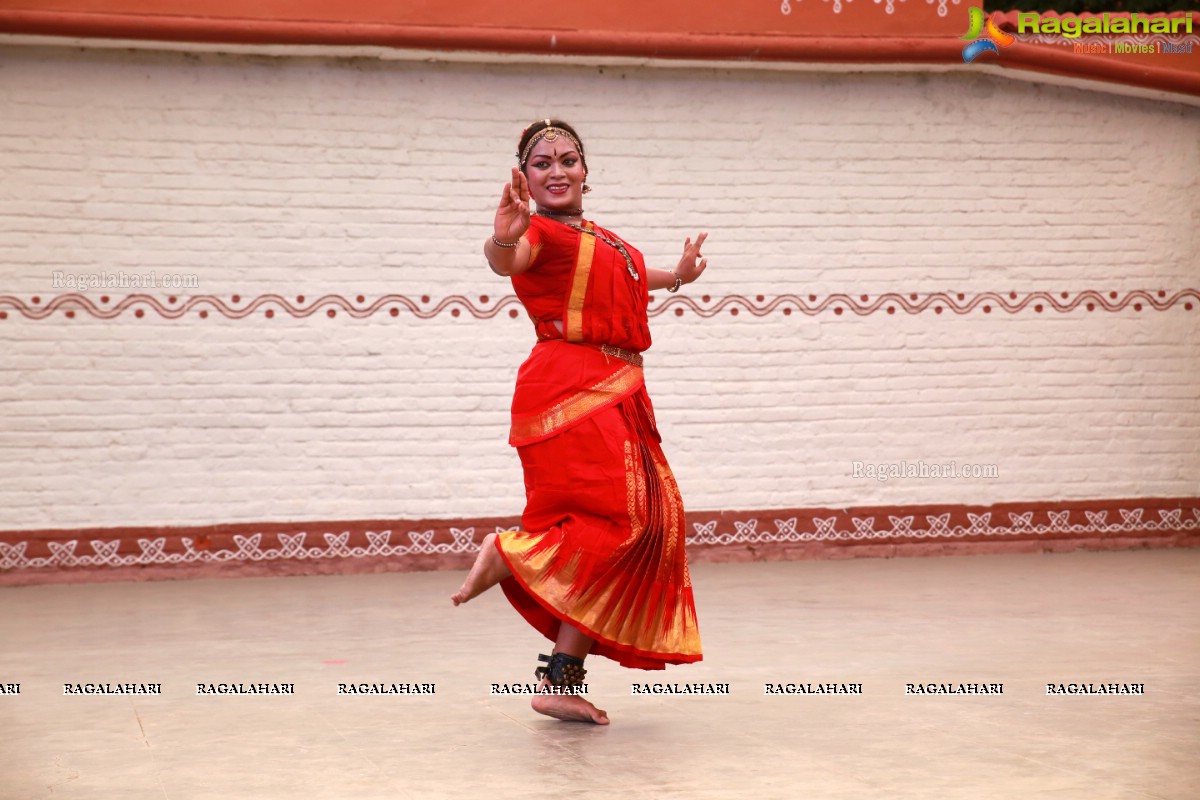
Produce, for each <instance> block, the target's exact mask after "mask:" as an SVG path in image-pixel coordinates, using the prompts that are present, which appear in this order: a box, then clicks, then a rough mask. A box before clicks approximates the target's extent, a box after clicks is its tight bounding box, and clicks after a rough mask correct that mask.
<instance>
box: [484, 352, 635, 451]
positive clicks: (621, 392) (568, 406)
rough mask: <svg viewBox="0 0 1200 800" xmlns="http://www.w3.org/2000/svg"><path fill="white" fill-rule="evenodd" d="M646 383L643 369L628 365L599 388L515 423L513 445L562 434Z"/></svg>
mask: <svg viewBox="0 0 1200 800" xmlns="http://www.w3.org/2000/svg"><path fill="white" fill-rule="evenodd" d="M644 380H645V378H644V377H643V373H642V368H641V367H635V366H633V365H632V364H626V365H625V366H623V367H621V368H620V369H619V370H617V371H616V372H614V373H613V374H612V375H610V376H608V377H607V378H605V379H604V380H602V381H600V382H599V383H597V384H596V385H594V386H592V387H590V388H588V389H581V390H580V391H578V392H576V393H575V394H573V395H571V396H570V397H568V398H567V399H565V400H563V401H562V402H560V403H556V404H555V405H553V406H551V407H550V408H548V409H546V410H545V411H539V412H538V413H536V414H527V415H526V416H523V417H517V418H515V419H513V421H512V427H511V428H510V429H509V434H508V440H509V443H510V444H512V445H514V446H519V445H522V444H528V443H530V442H533V441H536V440H538V439H544V438H546V437H548V436H552V435H554V434H556V433H559V432H561V431H563V430H565V429H566V428H568V427H570V426H571V425H574V424H575V423H576V422H579V421H580V420H582V419H585V418H587V417H589V416H591V415H592V414H594V413H596V412H597V411H599V410H600V409H602V408H604V407H605V406H608V405H611V404H613V403H616V402H619V401H620V400H622V399H624V398H625V397H627V396H628V395H629V394H630V393H632V392H634V391H636V390H637V388H638V387H639V386H641V385H642V382H643V381H644Z"/></svg>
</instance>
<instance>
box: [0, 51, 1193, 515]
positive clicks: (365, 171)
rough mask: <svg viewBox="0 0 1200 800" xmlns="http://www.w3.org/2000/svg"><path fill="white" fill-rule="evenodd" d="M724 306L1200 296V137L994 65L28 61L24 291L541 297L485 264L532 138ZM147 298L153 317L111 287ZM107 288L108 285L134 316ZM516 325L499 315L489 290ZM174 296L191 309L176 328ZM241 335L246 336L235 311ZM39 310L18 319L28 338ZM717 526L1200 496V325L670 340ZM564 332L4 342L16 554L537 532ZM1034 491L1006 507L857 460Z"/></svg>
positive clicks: (7, 494)
mask: <svg viewBox="0 0 1200 800" xmlns="http://www.w3.org/2000/svg"><path fill="white" fill-rule="evenodd" d="M546 115H557V116H562V117H564V118H566V119H568V120H570V121H572V122H573V123H575V124H576V126H577V127H578V128H579V130H580V131H581V132H582V134H583V135H584V137H585V142H586V144H587V146H588V152H589V165H590V166H591V168H592V179H591V183H592V185H593V186H594V187H595V191H594V192H593V193H592V194H591V195H589V197H588V206H589V210H590V212H591V213H590V216H592V217H593V218H595V219H597V220H599V221H600V222H601V223H602V224H605V225H607V226H608V227H611V228H613V229H615V230H617V231H619V232H621V233H622V234H623V235H625V236H626V238H628V239H630V240H631V241H632V242H634V243H635V244H637V245H638V246H639V247H640V248H641V249H642V250H643V251H644V252H645V253H646V254H647V256H648V259H649V261H650V262H651V263H652V264H657V265H659V266H670V265H671V264H673V262H674V260H675V259H676V258H677V255H678V250H679V248H680V246H681V244H682V240H683V238H684V237H685V236H687V235H691V234H694V233H695V232H696V231H698V230H701V229H707V230H709V231H711V237H710V241H709V245H708V246H707V248H706V249H707V251H708V253H709V256H710V258H711V261H712V267H711V270H710V272H709V274H708V275H707V276H706V280H705V281H704V283H703V285H700V284H698V285H696V286H695V287H692V288H691V289H688V290H685V292H690V293H691V294H692V295H693V296H696V297H699V296H700V295H704V294H708V295H711V296H712V297H713V298H714V299H717V298H721V297H724V296H726V295H744V296H748V297H750V298H754V297H755V296H756V295H760V294H761V295H764V296H766V297H767V298H768V299H770V298H771V297H774V296H776V295H780V294H801V295H805V296H807V295H808V294H810V293H811V294H815V295H817V296H818V297H824V296H826V295H828V294H830V293H835V292H845V293H847V294H850V295H852V296H855V297H857V296H858V295H861V294H866V295H868V296H871V297H873V296H875V295H878V294H879V293H881V292H885V291H896V292H903V293H905V294H907V293H910V292H914V293H919V294H925V293H929V292H937V291H949V292H963V293H965V294H966V295H967V296H968V297H969V296H971V295H975V294H978V293H980V292H985V291H996V292H1001V293H1007V292H1009V291H1015V292H1017V293H1018V294H1019V295H1024V294H1026V293H1028V292H1030V291H1034V290H1040V291H1051V290H1052V291H1055V292H1059V291H1068V292H1071V293H1072V294H1074V293H1078V292H1080V291H1082V290H1086V289H1094V290H1104V291H1106V292H1107V291H1116V292H1118V293H1122V294H1123V293H1125V292H1128V291H1130V290H1134V289H1148V290H1159V289H1162V290H1166V291H1167V292H1168V293H1172V292H1174V291H1176V290H1179V289H1184V288H1196V287H1197V286H1198V285H1200V277H1198V275H1197V263H1198V262H1200V244H1198V238H1197V236H1198V235H1197V230H1198V229H1200V226H1198V222H1200V109H1197V108H1194V107H1187V106H1181V105H1174V104H1170V103H1163V102H1157V101H1150V100H1141V99H1133V98H1128V97H1120V96H1115V95H1108V94H1103V93H1098V92H1087V91H1082V90H1077V89H1068V88H1061V87H1053V86H1044V85H1037V84H1030V83H1025V82H1016V81H1008V80H1005V79H1003V78H999V77H994V76H990V75H984V74H980V73H972V72H970V71H969V70H966V71H963V72H958V73H950V74H934V75H921V74H884V73H874V74H825V73H812V72H794V73H790V72H755V71H726V70H720V69H703V70H697V69H690V70H679V69H645V68H618V67H605V68H583V67H572V66H552V65H513V64H508V65H495V64H494V65H482V64H478V65H477V64H424V63H416V62H412V63H410V62H403V61H401V62H381V61H376V60H371V59H358V60H356V59H341V60H338V59H317V58H264V57H250V56H240V57H239V56H217V55H185V54H177V53H176V54H166V53H163V54H155V53H146V52H141V53H134V52H119V51H75V50H69V49H66V48H61V49H52V48H46V49H41V48H34V47H17V46H7V47H3V48H0V295H9V296H13V297H16V298H19V299H20V300H22V301H25V302H31V298H32V297H34V296H35V295H36V296H38V297H39V299H40V300H41V302H42V303H43V304H44V303H46V302H47V301H48V300H49V298H51V297H54V296H56V295H60V294H62V293H64V292H65V291H67V290H65V289H55V288H53V286H52V281H51V275H52V273H53V271H55V270H61V271H65V272H71V273H93V272H97V271H102V270H107V271H117V270H124V271H126V272H128V273H143V272H149V271H151V270H153V271H155V272H156V273H157V274H159V275H160V276H161V275H163V274H194V275H195V276H196V277H197V279H198V281H199V287H198V288H197V289H196V290H192V291H191V292H189V291H181V292H168V291H156V292H153V294H155V295H156V296H160V297H162V298H164V299H165V297H166V296H167V295H168V294H179V295H187V294H189V293H200V294H206V295H215V296H218V297H220V298H223V299H224V300H225V302H227V303H229V302H231V301H230V298H231V296H232V295H234V294H237V295H239V296H240V298H241V301H240V305H243V306H244V305H245V304H246V303H247V302H249V300H250V299H252V298H255V297H258V296H260V295H266V294H274V293H277V294H281V295H283V296H285V297H288V298H290V299H292V300H293V301H294V298H295V296H297V295H304V296H305V297H306V299H307V300H308V301H309V302H311V300H312V299H313V298H316V297H319V296H321V295H324V294H338V295H342V296H346V297H349V298H354V297H355V296H356V295H359V294H361V295H364V296H365V297H366V299H367V301H368V302H369V301H370V300H372V299H374V298H376V297H378V296H380V295H382V294H388V293H392V294H401V295H407V296H410V297H413V298H414V299H417V300H420V298H421V297H422V296H424V295H427V296H429V297H430V298H431V302H430V303H429V304H428V306H432V305H433V304H435V303H436V302H437V301H439V300H441V299H442V298H445V297H447V296H450V295H453V294H464V295H467V296H468V297H471V298H472V299H473V301H474V302H475V303H476V304H477V305H480V306H484V307H487V306H490V305H492V304H494V302H495V299H496V298H497V297H499V296H503V295H506V294H509V293H510V290H509V288H508V286H507V285H506V283H505V282H504V281H502V280H501V279H499V278H496V277H495V276H493V275H492V274H491V273H490V272H489V271H488V270H487V269H486V267H485V266H484V265H483V262H482V259H481V257H480V255H479V249H480V243H481V241H482V239H483V238H484V237H485V236H486V235H487V234H488V232H489V230H490V220H491V213H492V210H493V208H494V203H495V200H496V198H497V197H498V195H499V191H500V188H501V185H502V184H503V182H504V180H505V178H506V174H507V171H508V168H509V164H510V163H511V160H512V152H513V150H514V149H515V144H516V142H515V139H516V136H517V134H518V133H519V131H520V129H521V128H522V127H523V126H524V125H525V124H526V123H528V122H529V121H530V120H532V119H534V118H537V117H541V116H546ZM108 293H109V294H110V295H112V296H113V301H114V302H115V299H117V298H119V297H121V296H123V295H125V294H127V293H128V292H122V291H116V290H114V291H110V292H108ZM100 294H101V292H99V291H91V292H89V293H88V295H89V297H91V298H93V299H94V300H95V299H97V298H98V297H99V295H100ZM481 295H487V296H488V297H489V300H488V302H487V303H480V302H479V297H480V296H481ZM164 301H165V300H164ZM235 305H236V304H235ZM2 309H3V306H0V310H2ZM653 329H654V334H655V339H656V344H655V347H654V349H653V350H651V351H650V354H649V356H648V381H649V385H650V389H651V393H652V395H653V396H654V398H655V402H656V406H657V408H658V410H659V416H660V418H661V421H662V429H663V432H664V435H665V437H666V446H667V453H668V455H669V457H671V459H672V461H673V464H674V466H675V468H676V472H677V475H678V477H679V479H680V482H681V484H682V486H683V489H684V494H685V499H686V501H687V503H688V505H689V507H690V508H693V509H739V508H772V507H793V506H819V505H836V506H847V505H864V504H887V505H890V504H910V503H943V502H945V503H987V502H1000V501H1018V500H1031V501H1032V500H1053V499H1081V498H1118V497H1153V496H1175V495H1196V494H1198V493H1200V402H1198V401H1200V359H1198V356H1200V347H1198V343H1200V308H1193V310H1192V311H1190V312H1189V311H1185V310H1184V308H1183V306H1182V304H1180V305H1178V306H1177V307H1175V308H1171V309H1169V310H1166V311H1155V310H1152V309H1143V310H1142V311H1141V312H1134V311H1133V310H1132V309H1127V310H1125V311H1121V312H1117V313H1109V312H1106V311H1103V310H1097V311H1094V312H1090V313H1089V312H1087V311H1085V310H1083V309H1079V310H1076V311H1074V312H1071V313H1066V314H1064V313H1058V312H1053V311H1047V312H1044V313H1040V314H1039V313H1036V312H1034V311H1033V310H1032V309H1027V310H1025V311H1022V312H1020V313H1017V314H1009V313H1006V312H1003V311H999V310H993V311H992V313H991V314H984V313H982V312H981V311H979V310H976V311H974V312H972V313H970V314H969V315H966V316H958V315H955V314H952V313H943V314H941V315H935V314H933V313H932V312H925V313H923V314H921V315H918V316H910V315H908V314H905V313H902V312H901V313H897V314H895V315H889V314H886V313H883V312H882V311H880V312H877V313H874V314H871V315H869V316H863V317H860V316H857V315H855V314H851V313H847V314H843V315H842V316H835V315H833V314H832V313H830V312H826V313H823V314H821V315H819V316H816V317H809V316H805V315H803V314H799V313H794V314H792V315H790V316H784V315H782V314H781V313H779V312H778V311H777V312H775V313H774V314H772V315H769V316H766V317H756V316H754V315H752V314H750V313H746V311H745V309H744V308H743V310H742V313H741V314H739V315H738V316H732V315H730V314H729V313H728V312H727V311H726V312H723V313H721V314H718V315H717V316H715V317H713V318H710V319H703V318H700V317H698V316H697V315H696V314H694V313H692V312H688V313H685V314H684V315H683V316H682V317H676V316H675V315H674V314H664V315H663V316H659V317H656V318H655V319H654V321H653ZM531 343H532V334H531V331H530V330H529V325H528V322H527V321H526V320H525V319H524V317H523V316H522V317H521V318H519V319H516V320H513V319H510V318H509V317H508V315H507V313H506V312H502V313H501V314H500V315H498V316H496V317H495V318H494V319H490V320H479V319H475V318H473V317H471V316H470V315H466V314H464V315H463V316H460V317H458V318H454V317H451V316H449V315H448V314H442V315H440V316H437V317H435V318H433V319H429V320H422V319H418V318H416V317H415V316H413V315H412V314H409V313H407V312H401V313H400V314H399V315H398V316H396V317H391V316H389V315H388V314H386V313H380V314H378V315H375V316H373V317H371V318H369V319H362V320H356V319H352V318H350V317H349V316H348V315H346V314H345V313H339V314H338V316H337V317H335V318H332V319H331V318H329V317H327V316H326V315H325V313H324V312H323V311H322V312H319V313H317V314H315V315H313V316H311V317H308V318H304V319H293V318H291V317H290V316H288V315H287V314H285V313H282V312H280V311H277V313H276V315H275V316H274V318H271V319H268V318H266V317H265V316H264V315H263V312H262V311H261V310H260V311H259V312H257V314H256V315H254V316H252V317H249V318H246V319H242V320H229V319H226V318H224V317H222V316H220V315H219V314H215V313H214V314H212V315H210V316H209V317H208V318H207V319H200V318H199V317H198V316H197V315H196V314H195V313H193V314H190V315H188V316H187V317H185V318H182V319H178V320H166V319H162V318H160V317H159V316H158V315H157V314H154V313H150V314H147V316H145V317H144V318H140V319H139V318H136V317H134V316H133V315H132V313H126V314H124V315H123V316H121V317H119V318H117V319H114V320H106V321H105V320H97V319H95V318H93V317H92V316H91V315H88V314H83V313H80V314H78V315H77V316H76V317H75V318H73V319H68V318H66V317H65V316H64V315H63V314H62V313H61V312H60V313H57V314H55V315H54V316H52V317H50V318H47V319H42V320H30V319H26V318H25V317H24V316H23V315H21V314H20V313H16V312H14V311H13V310H12V309H11V308H9V310H8V316H7V319H4V320H2V321H0V375H2V380H0V529H7V530H16V529H34V528H47V527H75V526H104V525H125V524H128V525H150V524H165V525H170V524H205V523H219V522H238V521H255V520H261V521H266V520H285V521H303V520H329V519H375V518H379V519H385V518H392V517H405V518H413V517H442V518H453V517H471V516H485V515H502V514H515V513H518V512H519V511H520V508H521V505H522V500H523V492H522V484H521V478H520V470H519V466H518V463H517V458H516V454H515V452H513V451H511V450H510V449H509V448H508V447H507V445H506V444H505V436H506V429H507V410H508V403H509V398H510V394H511V388H512V381H513V378H514V376H515V373H516V368H517V365H518V364H519V362H520V361H521V359H522V358H523V356H524V354H525V353H526V352H527V351H528V348H529V346H530V345H531ZM918 459H921V460H924V461H926V462H938V463H941V462H945V461H950V460H954V461H956V462H958V463H959V464H963V463H989V464H996V465H997V467H998V469H999V473H1000V475H999V478H998V479H995V480H968V481H931V480H925V481H921V480H904V481H889V482H886V483H880V482H878V481H872V480H864V479H853V478H852V477H851V463H852V462H853V461H855V460H861V461H865V462H870V463H884V462H894V461H901V460H907V461H916V460H918Z"/></svg>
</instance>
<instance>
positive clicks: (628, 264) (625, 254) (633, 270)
mask: <svg viewBox="0 0 1200 800" xmlns="http://www.w3.org/2000/svg"><path fill="white" fill-rule="evenodd" d="M537 215H538V216H539V217H545V218H547V219H552V220H554V221H555V222H558V223H560V224H562V225H566V226H567V227H568V228H574V229H575V230H577V231H579V232H580V233H588V234H591V235H592V236H594V237H596V238H597V239H599V240H600V241H602V242H604V243H605V244H606V245H608V246H609V247H612V248H614V249H615V250H616V251H617V252H618V253H620V254H621V257H622V258H624V259H625V269H627V270H629V277H631V278H633V279H634V280H635V281H636V280H639V278H638V273H637V267H635V266H634V265H633V257H632V256H631V255H629V251H628V250H626V249H625V245H624V243H622V242H621V240H620V239H610V238H609V237H607V236H605V235H604V234H602V233H597V232H596V231H594V230H588V229H587V228H585V227H583V226H582V225H580V224H578V223H575V222H567V221H566V220H564V219H560V218H559V217H561V216H562V215H560V214H548V213H546V212H543V211H538V212H537Z"/></svg>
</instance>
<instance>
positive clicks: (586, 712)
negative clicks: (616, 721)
mask: <svg viewBox="0 0 1200 800" xmlns="http://www.w3.org/2000/svg"><path fill="white" fill-rule="evenodd" d="M530 705H532V706H533V710H534V711H536V712H537V713H539V714H545V715H546V716H547V717H554V718H555V719H561V720H566V721H567V722H594V723H596V724H597V725H607V724H608V713H607V712H605V711H601V710H600V709H598V708H596V707H595V706H594V705H592V704H591V703H589V702H588V701H587V700H584V699H583V697H582V696H580V695H577V694H539V695H534V697H533V702H532V703H531V704H530Z"/></svg>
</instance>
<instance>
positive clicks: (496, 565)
mask: <svg viewBox="0 0 1200 800" xmlns="http://www.w3.org/2000/svg"><path fill="white" fill-rule="evenodd" d="M510 575H512V572H511V571H510V570H509V568H508V564H506V563H504V559H503V558H501V557H500V551H499V550H497V549H496V534H494V533H489V534H488V535H487V536H485V537H483V542H482V543H481V544H480V545H479V555H477V556H476V557H475V563H474V564H472V565H471V571H470V572H468V573H467V579H466V580H465V581H463V585H462V588H461V589H459V590H458V591H457V592H455V593H454V594H452V595H450V601H451V602H452V603H454V605H456V606H457V605H460V604H462V603H465V602H467V601H468V600H470V599H471V598H473V597H476V596H478V595H480V594H483V593H484V592H486V591H487V590H488V589H490V588H492V587H493V586H495V585H496V584H497V583H499V582H500V581H502V580H504V579H505V578H507V577H508V576H510Z"/></svg>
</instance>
